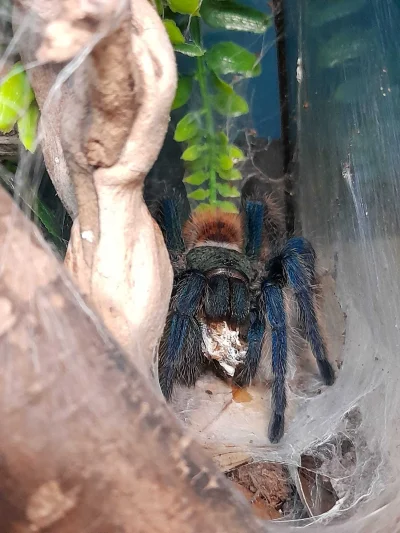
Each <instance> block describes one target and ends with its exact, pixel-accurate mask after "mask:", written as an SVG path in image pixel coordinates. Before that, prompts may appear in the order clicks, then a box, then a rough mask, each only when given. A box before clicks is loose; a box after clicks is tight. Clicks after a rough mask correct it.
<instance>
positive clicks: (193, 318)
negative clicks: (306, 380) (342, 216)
mask: <svg viewBox="0 0 400 533" xmlns="http://www.w3.org/2000/svg"><path fill="white" fill-rule="evenodd" d="M178 211H179V210H178V206H177V203H176V202H174V200H173V199H166V200H163V201H162V202H161V209H160V217H159V222H160V225H161V227H162V229H163V232H164V237H165V241H166V245H167V248H168V250H169V253H170V257H171V261H172V265H173V268H174V274H175V278H174V288H173V294H172V298H171V304H170V311H169V315H168V318H167V324H166V327H165V331H164V335H163V338H162V340H161V343H160V349H159V381H160V385H161V389H162V392H163V394H164V396H165V397H166V399H167V400H169V399H170V398H171V395H172V392H173V387H174V383H181V384H184V385H186V386H193V385H194V384H195V383H196V380H197V379H198V378H199V377H200V375H201V374H202V373H204V372H205V371H206V370H207V369H212V370H214V371H215V372H216V373H217V375H219V376H220V377H229V376H228V375H226V374H225V373H224V371H223V368H222V367H221V366H220V365H218V364H216V362H215V361H214V360H212V359H210V357H209V354H208V353H207V349H206V345H205V335H204V327H205V326H207V324H208V325H211V327H215V325H216V324H218V323H221V322H225V323H226V324H228V325H229V327H230V328H231V329H233V330H235V329H236V330H237V331H238V334H239V336H240V338H241V340H242V341H243V342H244V345H245V355H244V357H243V359H242V361H241V362H239V364H238V365H237V366H236V369H235V371H234V375H233V378H232V380H233V383H234V384H235V385H237V386H240V387H245V386H247V385H249V384H250V382H251V381H252V380H253V379H254V378H255V377H256V375H257V371H258V369H259V367H260V361H261V359H262V358H263V357H267V356H268V354H270V355H269V357H270V361H271V363H270V365H271V370H272V415H271V420H270V425H269V430H268V436H269V439H270V441H271V442H273V443H276V442H278V441H279V440H280V439H281V438H282V435H283V432H284V420H285V408H286V385H285V375H286V368H287V358H288V335H289V334H290V333H292V328H293V325H292V324H293V316H295V318H296V326H295V328H296V330H298V332H299V333H300V334H301V335H302V337H303V338H304V339H305V340H306V341H308V343H309V344H310V347H311V350H312V352H313V354H314V356H315V358H316V361H317V364H318V368H319V371H320V374H321V376H322V379H323V381H324V382H325V383H326V384H327V385H331V384H332V383H333V382H334V371H333V368H332V366H331V364H330V363H329V361H328V359H327V349H326V344H325V340H324V337H323V334H322V332H321V324H320V319H319V315H318V310H317V303H316V291H317V287H318V284H317V279H316V271H315V260H316V257H315V252H314V249H313V248H312V246H311V244H310V243H309V242H308V241H307V240H306V239H304V238H302V237H292V238H290V239H289V240H287V241H286V242H284V239H283V237H282V236H283V235H284V231H283V222H282V219H281V216H280V215H279V211H278V210H277V209H276V205H275V203H274V201H273V200H272V198H271V197H270V196H264V197H262V199H261V200H260V199H257V198H254V197H253V198H252V197H244V198H242V205H241V212H240V214H232V213H225V212H222V211H220V210H218V209H217V208H216V209H212V208H210V209H208V210H205V211H200V212H195V213H193V214H192V215H191V217H190V218H189V220H188V221H187V222H186V223H185V224H184V226H183V230H182V228H181V222H180V220H181V219H180V216H179V212H178ZM293 310H294V311H295V312H294V313H293Z"/></svg>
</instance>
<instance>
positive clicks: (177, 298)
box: [158, 271, 206, 400]
mask: <svg viewBox="0 0 400 533" xmlns="http://www.w3.org/2000/svg"><path fill="white" fill-rule="evenodd" d="M205 290H206V278H205V276H204V274H202V273H201V272H197V271H190V272H188V273H187V274H185V275H184V276H183V278H182V279H181V280H180V281H179V282H178V284H177V287H176V293H175V295H174V297H173V300H172V304H171V309H170V313H169V315H168V318H167V325H166V329H165V331H164V335H163V338H162V340H161V343H160V349H159V363H158V371H159V381H160V386H161V390H162V393H163V394H164V396H165V398H166V399H167V400H169V399H170V398H171V395H172V391H173V386H174V383H175V382H178V383H182V384H184V385H186V386H193V385H194V384H195V383H196V381H197V379H198V378H199V377H200V375H201V374H202V373H203V371H204V366H205V362H206V360H205V358H204V357H203V353H202V343H203V340H202V333H201V328H200V324H199V322H198V320H197V318H196V315H197V312H198V310H199V308H200V306H201V302H202V299H203V296H204V292H205Z"/></svg>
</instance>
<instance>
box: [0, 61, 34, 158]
mask: <svg viewBox="0 0 400 533" xmlns="http://www.w3.org/2000/svg"><path fill="white" fill-rule="evenodd" d="M38 120H39V108H38V106H37V103H36V100H35V95H34V94H33V91H32V88H31V86H30V84H29V81H28V77H27V75H26V72H25V71H24V68H23V66H22V65H21V63H19V62H18V63H15V65H13V67H12V68H11V69H10V70H9V72H8V73H7V74H6V75H5V76H4V78H3V79H2V80H0V131H1V132H3V133H8V132H10V131H11V130H12V129H13V128H14V127H15V125H16V124H17V126H18V133H19V138H20V140H21V142H22V144H23V145H24V146H25V148H26V149H27V150H29V151H30V152H33V151H34V150H35V143H36V131H37V124H38Z"/></svg>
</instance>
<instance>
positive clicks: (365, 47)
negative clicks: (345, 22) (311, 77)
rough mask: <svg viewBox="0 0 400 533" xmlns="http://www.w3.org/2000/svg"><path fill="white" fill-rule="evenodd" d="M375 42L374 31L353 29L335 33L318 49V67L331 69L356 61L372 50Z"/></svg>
mask: <svg viewBox="0 0 400 533" xmlns="http://www.w3.org/2000/svg"><path fill="white" fill-rule="evenodd" d="M376 42H377V39H376V33H375V32H374V30H362V29H356V28H354V29H353V30H352V31H351V32H349V31H348V30H347V29H345V30H341V31H337V32H335V34H334V35H333V36H332V37H330V38H329V39H327V40H325V41H324V42H323V45H322V46H321V47H320V48H319V49H318V66H319V67H323V68H333V67H336V66H339V65H342V64H343V63H346V62H347V61H350V60H353V59H357V58H359V57H360V56H363V55H366V54H368V53H369V52H372V51H373V50H374V46H375V44H376Z"/></svg>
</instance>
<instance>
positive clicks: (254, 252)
mask: <svg viewBox="0 0 400 533" xmlns="http://www.w3.org/2000/svg"><path fill="white" fill-rule="evenodd" d="M244 210H245V228H246V255H247V256H248V257H251V258H257V257H259V255H260V251H261V245H262V233H263V223H264V205H263V204H262V202H254V201H251V200H248V201H247V202H246V203H245V206H244Z"/></svg>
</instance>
